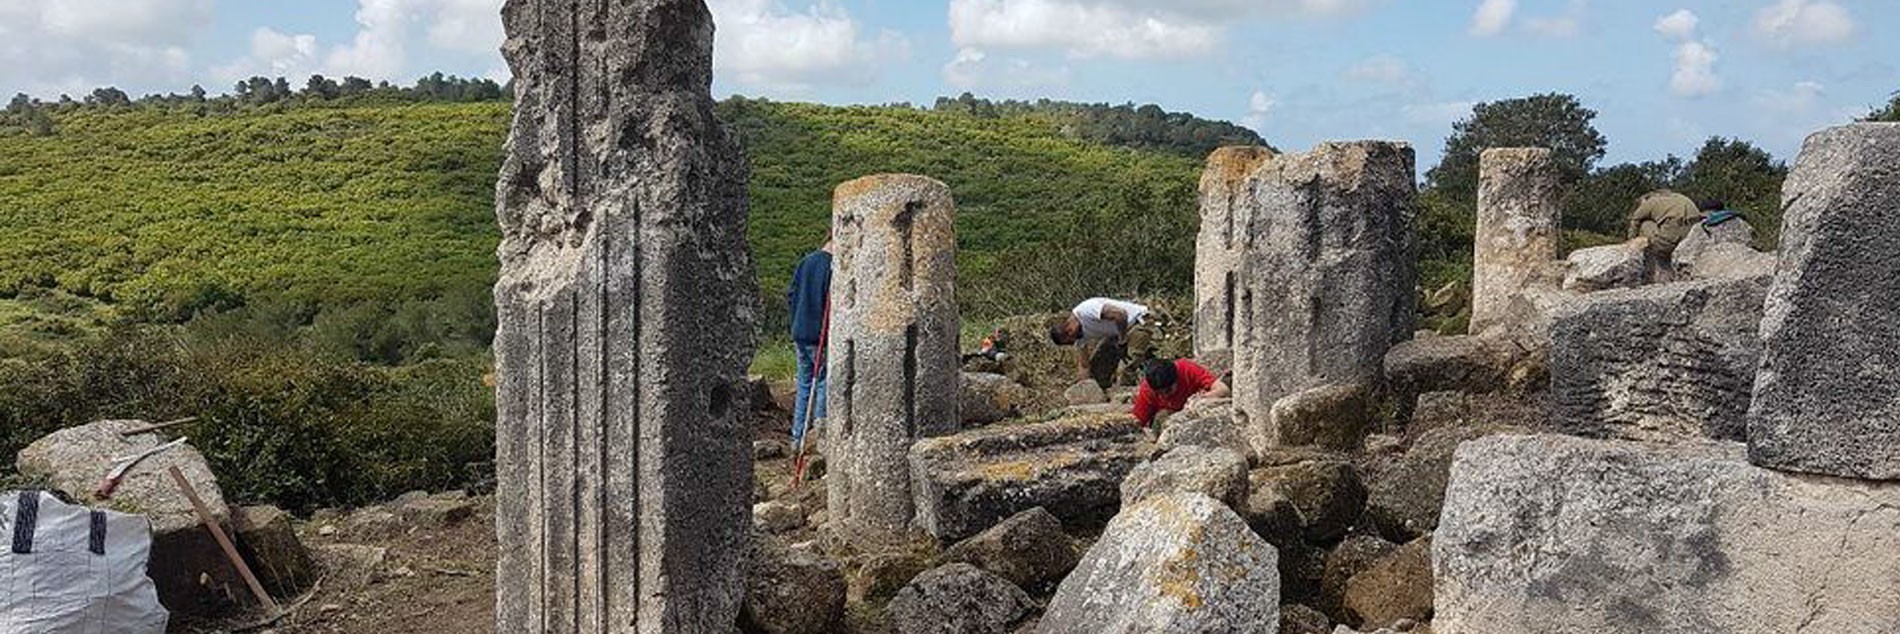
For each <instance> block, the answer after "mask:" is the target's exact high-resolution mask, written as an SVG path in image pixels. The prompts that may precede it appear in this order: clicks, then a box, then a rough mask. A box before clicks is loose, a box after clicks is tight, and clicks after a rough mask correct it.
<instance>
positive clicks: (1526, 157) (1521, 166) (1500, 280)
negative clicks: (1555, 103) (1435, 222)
mask: <svg viewBox="0 0 1900 634" xmlns="http://www.w3.org/2000/svg"><path fill="white" fill-rule="evenodd" d="M1562 197H1563V188H1562V186H1561V185H1560V184H1559V180H1558V173H1557V163H1556V162H1555V161H1553V160H1552V159H1551V152H1550V150H1548V149H1544V148H1495V149H1490V150H1485V151H1484V154H1482V155H1480V156H1479V158H1478V223H1477V234H1476V236H1475V239H1474V240H1473V243H1474V246H1473V254H1472V256H1473V258H1472V269H1471V332H1474V333H1482V332H1486V331H1489V330H1491V329H1493V328H1500V327H1501V328H1506V329H1510V328H1514V327H1516V326H1517V324H1513V323H1510V321H1509V317H1510V315H1511V311H1510V302H1511V298H1512V296H1514V295H1516V294H1518V293H1520V292H1523V291H1524V290H1525V289H1527V288H1531V287H1534V286H1549V287H1554V286H1556V284H1555V282H1556V280H1551V279H1548V278H1547V277H1546V271H1548V270H1549V267H1548V263H1549V262H1551V261H1554V260H1556V259H1557V252H1558V245H1557V242H1558V240H1559V239H1560V238H1561V237H1562V236H1561V233H1560V231H1559V228H1558V222H1559V220H1560V219H1561V215H1562V211H1563V208H1562V206H1561V205H1560V204H1559V203H1560V199H1561V198H1562Z"/></svg>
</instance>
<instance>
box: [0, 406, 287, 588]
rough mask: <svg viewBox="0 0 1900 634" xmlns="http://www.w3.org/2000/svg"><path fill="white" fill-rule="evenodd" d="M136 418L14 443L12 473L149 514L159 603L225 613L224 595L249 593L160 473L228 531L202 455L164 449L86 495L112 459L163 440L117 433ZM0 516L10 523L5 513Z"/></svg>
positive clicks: (184, 448)
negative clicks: (113, 486) (176, 478)
mask: <svg viewBox="0 0 1900 634" xmlns="http://www.w3.org/2000/svg"><path fill="white" fill-rule="evenodd" d="M144 425H146V422H145V421H139V420H107V421H99V422H96V423H91V424H86V425H79V426H75V427H67V428H65V429H61V430H59V431H56V432H53V433H51V434H47V435H46V436H44V437H42V438H40V439H39V440H35V441H33V443H32V444H30V445H27V446H26V448H25V449H21V450H20V453H19V454H18V455H17V456H16V458H17V460H16V467H17V468H18V470H19V471H20V475H23V476H27V477H31V478H40V479H43V480H45V481H46V482H47V484H48V485H49V486H50V487H52V488H53V489H55V490H59V491H63V492H65V493H66V494H68V495H71V496H72V497H73V499H75V500H78V501H80V502H83V503H87V504H97V505H99V506H102V507H104V508H108V509H111V510H114V511H119V512H122V513H131V514H135V515H143V516H145V517H147V518H150V519H151V520H152V559H153V560H154V561H160V562H165V563H164V565H153V566H150V574H151V577H152V583H153V584H154V585H156V586H157V588H158V600H159V602H160V603H162V604H164V606H165V608H166V609H168V610H171V611H173V612H179V613H184V614H199V615H211V614H218V613H222V612H227V611H229V610H231V609H232V608H235V607H237V606H236V605H234V604H232V603H231V599H232V598H235V597H248V596H250V595H249V594H248V592H247V591H246V590H245V589H244V582H243V580H242V579H240V578H239V577H238V574H237V570H236V569H234V568H232V567H231V564H230V563H228V562H227V561H226V560H225V558H224V551H223V550H222V549H221V548H219V546H218V543H217V541H215V540H213V539H212V537H211V534H210V533H209V532H207V531H206V530H205V529H204V527H203V526H202V525H201V524H200V523H199V521H198V514H197V512H196V511H194V510H193V509H192V506H191V501H190V500H189V499H187V498H186V497H185V494H184V493H183V492H181V491H179V490H178V485H177V484H175V483H173V482H172V479H171V476H170V475H169V474H168V473H167V471H168V470H169V469H171V468H172V467H178V469H179V470H180V471H182V472H183V473H184V474H185V480H186V481H188V482H190V483H191V486H192V488H194V489H196V490H197V491H198V497H199V498H200V499H202V500H203V501H204V503H205V506H207V507H210V509H211V516H212V517H213V518H216V519H217V521H218V523H219V524H222V525H223V526H224V530H225V531H226V532H230V531H232V530H233V529H234V528H235V527H236V523H235V522H234V521H233V518H232V516H231V509H230V507H229V506H227V505H226V503H225V501H224V492H223V490H222V489H220V488H219V487H218V478H217V476H215V475H213V474H212V473H211V467H210V465H208V464H206V463H205V458H204V454H201V453H198V449H197V448H195V447H192V446H191V445H190V444H184V445H179V446H177V447H174V448H171V449H167V450H165V451H163V452H161V453H157V454H154V455H152V456H151V457H149V458H146V459H144V460H142V461H140V462H139V463H138V464H137V465H134V466H133V467H132V469H131V470H130V471H127V472H126V474H125V477H124V478H123V479H121V480H120V481H119V487H118V489H117V490H116V491H114V492H113V493H112V496H111V498H110V499H109V500H99V499H97V498H96V497H95V496H94V495H93V493H94V489H95V488H97V487H98V486H99V481H100V479H101V478H103V477H105V475H106V474H107V473H109V472H111V471H112V469H113V467H114V466H116V463H115V462H114V459H115V458H118V457H120V456H130V455H137V454H140V453H143V452H145V451H146V450H149V449H152V448H154V447H157V446H159V445H161V444H164V443H165V442H167V440H166V439H165V438H163V437H161V436H159V435H158V434H155V433H145V434H137V435H133V436H129V437H128V436H121V435H120V432H123V431H126V430H130V429H135V428H138V427H142V426H144ZM0 521H7V522H11V521H12V518H7V519H6V520H0ZM201 581H203V583H201Z"/></svg>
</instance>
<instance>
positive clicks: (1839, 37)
mask: <svg viewBox="0 0 1900 634" xmlns="http://www.w3.org/2000/svg"><path fill="white" fill-rule="evenodd" d="M710 4H711V5H712V7H713V10H714V13H715V15H716V17H717V19H718V22H719V38H718V44H717V55H716V57H717V76H718V79H717V85H716V86H715V92H717V93H718V94H719V95H721V96H724V95H728V94H734V93H739V94H746V95H751V96H764V97H770V98H774V99H783V100H802V101H820V102H826V103H885V102H898V101H906V102H912V103H929V102H931V101H932V100H933V99H935V98H936V97H937V96H938V95H955V94H958V93H961V92H963V91H966V90H968V91H971V92H974V93H977V94H978V95H983V96H992V97H1015V98H1037V97H1050V98H1056V99H1069V100H1078V101H1091V102H1093V101H1106V102H1116V103H1119V102H1124V101H1133V102H1137V103H1158V104H1161V105H1162V106H1163V107H1166V108H1168V109H1171V110H1188V111H1192V112H1194V113H1196V114H1199V115H1202V116H1206V117H1211V118H1219V119H1228V120H1232V121H1236V122H1240V123H1243V124H1245V125H1248V126H1250V127H1253V128H1255V129H1256V130H1259V131H1260V132H1261V133H1262V134H1263V135H1265V136H1266V137H1267V139H1268V140H1270V141H1271V142H1273V143H1274V144H1276V145H1279V146H1281V147H1282V148H1289V149H1299V148H1304V147H1308V146H1310V145H1312V144H1314V143H1316V142H1319V141H1322V140H1328V139H1352V138H1396V139H1404V140H1409V141H1412V142H1413V143H1414V144H1415V145H1417V146H1419V149H1420V160H1421V162H1422V163H1427V164H1429V163H1430V162H1433V161H1435V160H1436V156H1437V154H1438V152H1439V150H1440V148H1441V146H1442V141H1443V138H1444V136H1445V135H1446V134H1447V133H1448V132H1449V130H1450V124H1451V122H1452V121H1453V120H1454V119H1456V118H1458V117H1459V116H1460V115H1462V114H1463V113H1466V112H1468V111H1469V109H1470V105H1471V104H1472V103H1473V102H1478V101H1487V100H1493V99H1500V98H1507V97H1513V96H1520V95H1525V94H1531V93H1535V92H1543V91H1561V92H1569V93H1573V94H1576V95H1578V96H1580V97H1581V98H1582V99H1583V100H1584V102H1585V103H1586V104H1587V105H1589V106H1591V107H1593V108H1595V109H1597V110H1599V111H1600V112H1601V113H1602V116H1601V117H1599V119H1598V121H1597V125H1598V127H1599V128H1600V129H1601V130H1602V131H1603V132H1604V134H1605V135H1607V136H1608V137H1609V139H1610V156H1609V160H1610V161H1624V160H1644V159H1650V158H1657V157H1660V156H1662V155H1663V154H1666V153H1671V152H1673V153H1677V154H1687V153H1690V152H1693V150H1694V148H1695V147H1696V146H1697V145H1699V143H1700V141H1701V140H1702V139H1703V138H1706V137H1708V136H1710V135H1722V136H1733V137H1741V138H1745V139H1750V140H1753V141H1755V142H1757V143H1759V144H1761V145H1762V146H1764V147H1766V148H1768V149H1769V150H1770V151H1772V152H1774V153H1775V154H1776V155H1777V156H1780V157H1783V158H1788V157H1791V156H1792V154H1793V153H1794V152H1795V151H1796V150H1797V149H1798V147H1799V143H1800V140H1801V139H1802V137H1804V136H1805V135H1806V134H1807V133H1808V132H1811V131H1813V130H1814V129H1817V128H1819V127H1822V126H1825V125H1830V124H1833V123H1838V122H1842V121H1845V120H1847V119H1849V118H1852V117H1854V116H1857V115H1860V114H1864V113H1865V112H1866V111H1867V110H1868V109H1869V108H1870V107H1871V106H1874V105H1876V104H1879V103H1884V102H1885V101H1886V99H1887V98H1888V96H1889V95H1890V94H1891V92H1892V91H1894V90H1896V89H1900V40H1897V39H1895V38H1887V37H1881V36H1879V33H1880V32H1882V31H1883V30H1884V29H1883V28H1882V27H1883V25H1884V26H1892V25H1900V3H1897V2H1892V1H1891V0H1731V1H1726V2H1718V1H1712V0H1709V1H1705V0H1673V1H1664V2H1650V1H1639V0H1438V1H1433V2H1425V1H1424V0H1166V1H1164V2H1156V1H1153V0H938V1H917V0H906V1H898V0H712V1H711V2H710ZM499 5H500V2H499V0H309V1H304V2H251V1H246V2H240V1H236V0H0V54H4V55H5V59H6V60H7V61H8V63H7V64H5V65H4V67H3V68H0V91H4V92H6V93H8V94H10V93H13V92H28V93H32V94H35V95H40V96H47V97H52V96H56V95H57V94H59V93H61V92H68V93H73V94H75V95H79V94H83V93H84V92H87V91H89V90H90V88H91V87H93V86H96V85H102V84H112V85H117V86H120V87H122V88H125V89H126V90H127V91H129V92H132V93H134V94H140V93H145V92H153V91H183V90H184V89H186V88H188V87H189V86H190V85H191V84H193V83H201V84H203V85H205V86H206V87H207V88H208V89H210V90H212V91H213V92H222V91H223V90H225V89H226V87H228V86H229V85H230V84H231V83H232V82H233V81H234V80H236V79H239V78H242V77H245V76H249V75H253V74H264V75H279V74H281V75H288V76H290V77H291V78H292V83H301V78H302V77H306V76H308V75H309V74H311V73H313V72H321V73H324V74H328V75H333V76H336V75H343V74H356V75H361V76H367V77H371V78H374V79H390V80H393V81H399V82H404V83H407V82H409V81H412V80H413V79H414V78H415V77H416V76H418V75H421V74H423V73H426V72H429V71H434V70H441V71H444V72H449V73H454V74H460V75H485V76H490V77H495V78H497V79H501V78H505V76H506V69H505V67H503V65H502V64H501V62H500V59H499V56H498V55H497V54H496V53H495V52H494V51H495V48H496V47H497V46H498V45H499V42H500V39H501V37H502V35H501V30H500V26H499V20H498V18H496V14H497V11H498V7H499Z"/></svg>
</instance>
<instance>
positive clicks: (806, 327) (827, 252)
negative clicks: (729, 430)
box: [785, 237, 832, 446]
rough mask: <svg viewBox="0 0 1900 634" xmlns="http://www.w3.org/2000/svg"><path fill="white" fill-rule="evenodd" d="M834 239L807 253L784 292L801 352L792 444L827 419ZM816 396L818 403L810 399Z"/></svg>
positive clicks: (798, 441)
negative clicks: (825, 353) (824, 352)
mask: <svg viewBox="0 0 1900 634" xmlns="http://www.w3.org/2000/svg"><path fill="white" fill-rule="evenodd" d="M831 248H832V244H831V239H830V238H829V237H827V238H826V239H825V246H824V247H822V248H820V249H819V250H817V251H813V252H811V253H809V254H806V255H805V257H804V259H801V260H799V261H798V268H796V269H793V271H792V286H791V288H790V289H788V290H786V291H785V303H786V305H787V307H788V308H790V310H791V316H792V346H793V347H794V348H796V349H797V352H798V375H797V378H796V380H795V388H794V389H796V390H797V394H796V395H795V396H794V397H793V398H792V443H793V445H795V446H798V445H802V443H803V442H804V440H805V431H806V430H807V429H808V428H809V427H810V426H811V425H812V424H813V423H815V422H816V421H822V420H824V419H825V416H826V414H827V411H826V409H825V390H826V382H825V368H824V367H823V366H822V365H820V364H821V363H823V360H822V359H820V358H819V351H820V350H822V349H823V348H824V345H825V337H826V334H827V331H828V328H827V325H828V324H827V322H829V321H830V319H831ZM813 399H816V401H817V402H816V403H813V402H811V401H812V400H813Z"/></svg>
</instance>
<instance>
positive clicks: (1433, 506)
mask: <svg viewBox="0 0 1900 634" xmlns="http://www.w3.org/2000/svg"><path fill="white" fill-rule="evenodd" d="M1522 431H1524V430H1523V429H1522V428H1518V427H1512V426H1508V425H1499V424H1495V423H1485V424H1479V425H1473V426H1470V427H1445V428H1441V429H1435V430H1432V431H1429V432H1426V433H1424V434H1423V435H1420V436H1419V437H1418V440H1415V441H1413V442H1412V446H1411V448H1410V449H1407V450H1406V452H1405V454H1404V455H1403V456H1398V457H1396V458H1381V459H1376V460H1369V461H1367V462H1366V463H1365V464H1364V465H1362V466H1361V471H1362V473H1361V477H1362V479H1363V481H1364V482H1365V483H1366V515H1367V517H1368V518H1370V519H1371V520H1372V523H1373V526H1374V527H1375V528H1377V529H1378V531H1379V534H1380V535H1381V536H1383V537H1385V538H1386V539H1389V540H1392V541H1394V542H1408V541H1411V540H1413V539H1415V538H1418V537H1420V536H1422V535H1425V534H1426V533H1430V532H1432V531H1433V530H1435V529H1437V528H1438V519H1439V515H1440V512H1441V511H1442V510H1443V508H1444V504H1445V488H1446V487H1447V486H1449V482H1450V479H1451V465H1452V459H1453V456H1454V455H1455V452H1456V451H1457V450H1458V446H1459V445H1461V444H1464V443H1465V442H1468V441H1471V440H1476V439H1478V438H1483V437H1486V436H1492V435H1496V434H1503V433H1519V432H1522Z"/></svg>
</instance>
